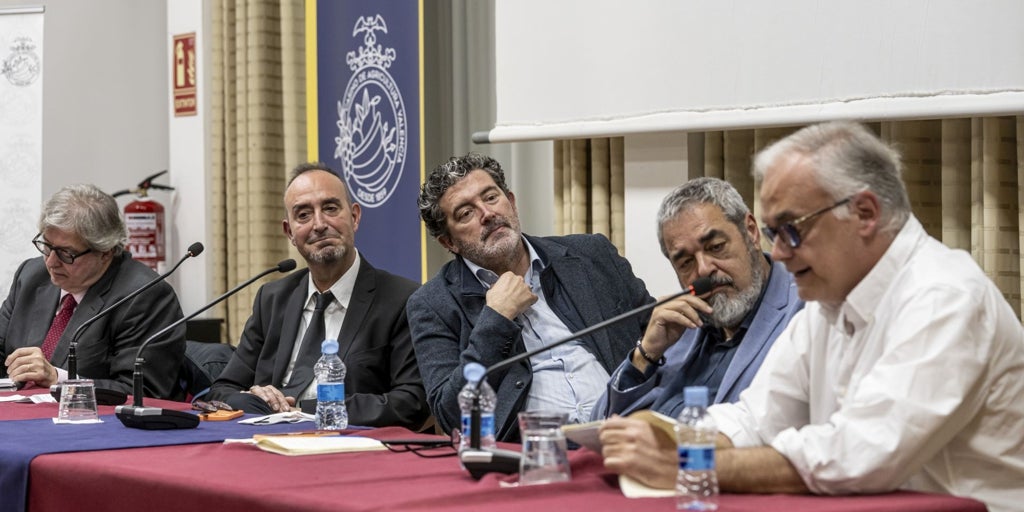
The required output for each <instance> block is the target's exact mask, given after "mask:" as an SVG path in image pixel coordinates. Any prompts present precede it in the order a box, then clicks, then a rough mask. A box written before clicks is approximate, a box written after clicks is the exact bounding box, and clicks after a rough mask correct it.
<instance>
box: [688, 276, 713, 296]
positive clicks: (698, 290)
mask: <svg viewBox="0 0 1024 512" xmlns="http://www.w3.org/2000/svg"><path fill="white" fill-rule="evenodd" d="M690 287H691V288H693V294H694V295H704V294H705V293H707V292H710V291H711V289H712V288H714V287H715V283H713V282H712V281H711V278H710V277H707V276H704V277H698V278H697V279H695V280H694V281H693V283H691V284H690Z"/></svg>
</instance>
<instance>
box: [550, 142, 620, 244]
mask: <svg viewBox="0 0 1024 512" xmlns="http://www.w3.org/2000/svg"><path fill="white" fill-rule="evenodd" d="M622 148H623V139H622V137H616V138H611V139H579V140H565V141H555V183H554V186H555V232H556V233H558V234H569V233H601V234H603V235H605V236H606V237H608V239H609V240H611V242H612V244H614V245H615V247H616V248H618V250H619V254H624V253H625V247H626V242H625V207H624V200H623V198H624V196H625V185H624V176H625V170H624V169H625V158H624V156H623V152H622Z"/></svg>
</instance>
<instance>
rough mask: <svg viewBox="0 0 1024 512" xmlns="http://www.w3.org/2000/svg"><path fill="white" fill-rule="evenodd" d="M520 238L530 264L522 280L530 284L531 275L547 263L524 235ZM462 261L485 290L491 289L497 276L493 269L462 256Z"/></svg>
mask: <svg viewBox="0 0 1024 512" xmlns="http://www.w3.org/2000/svg"><path fill="white" fill-rule="evenodd" d="M522 239H523V243H524V244H526V250H527V251H528V252H529V253H530V266H529V268H527V269H526V275H525V276H523V280H524V281H526V284H530V283H532V282H533V275H534V274H537V275H540V273H541V272H542V271H543V270H544V268H545V267H546V266H547V265H545V263H544V260H543V259H542V258H541V257H540V255H539V254H538V253H537V251H536V250H535V249H534V248H533V246H532V245H530V242H529V240H527V239H526V237H525V236H524V237H522ZM462 261H463V262H464V263H465V264H466V268H468V269H469V271H470V272H472V273H473V275H474V276H476V280H477V281H480V285H481V286H483V287H484V289H485V290H489V289H491V285H493V284H494V283H495V282H497V281H498V277H499V276H498V274H496V273H494V271H493V270H490V269H487V268H483V267H481V266H480V265H477V264H476V263H473V262H472V261H469V259H467V258H462ZM531 286H532V285H531Z"/></svg>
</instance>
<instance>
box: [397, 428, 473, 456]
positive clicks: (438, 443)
mask: <svg viewBox="0 0 1024 512" xmlns="http://www.w3.org/2000/svg"><path fill="white" fill-rule="evenodd" d="M461 440H462V431H460V430H459V429H457V428H456V429H454V430H452V433H451V436H450V438H449V439H444V438H441V439H438V438H436V437H435V438H424V439H390V440H388V439H382V440H381V441H380V442H381V443H383V444H384V446H385V447H386V448H387V449H388V450H390V451H392V452H395V453H402V452H411V453H412V454H414V455H416V456H417V457H423V458H425V459H433V458H438V457H454V456H456V455H458V454H459V451H458V450H459V443H460V441H461Z"/></svg>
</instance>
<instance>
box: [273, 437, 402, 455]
mask: <svg viewBox="0 0 1024 512" xmlns="http://www.w3.org/2000/svg"><path fill="white" fill-rule="evenodd" d="M256 438H257V439H256V440H255V444H256V446H257V447H258V448H259V449H261V450H264V451H268V452H271V453H278V454H281V455H317V454H323V453H342V452H365V451H374V450H386V449H387V448H386V447H385V446H384V444H383V443H381V442H380V441H378V440H376V439H370V438H369V437H359V436H287V435H285V436H256Z"/></svg>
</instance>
